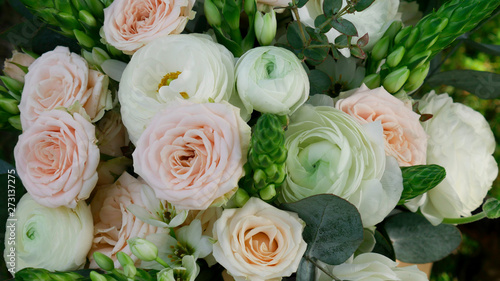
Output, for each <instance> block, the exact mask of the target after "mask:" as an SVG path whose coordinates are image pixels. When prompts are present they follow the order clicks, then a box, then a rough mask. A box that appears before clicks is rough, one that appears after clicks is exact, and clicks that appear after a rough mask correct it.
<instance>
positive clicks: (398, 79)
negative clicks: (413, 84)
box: [383, 66, 410, 93]
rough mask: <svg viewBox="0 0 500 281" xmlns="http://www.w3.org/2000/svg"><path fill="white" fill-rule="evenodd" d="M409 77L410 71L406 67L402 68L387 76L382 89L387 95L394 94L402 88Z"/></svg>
mask: <svg viewBox="0 0 500 281" xmlns="http://www.w3.org/2000/svg"><path fill="white" fill-rule="evenodd" d="M409 76H410V70H409V69H408V67H406V66H403V67H401V68H399V69H397V70H395V71H393V72H391V73H390V74H389V75H387V77H386V78H385V79H384V83H383V85H384V88H385V89H386V90H387V91H388V92H389V93H396V92H397V91H399V89H401V87H403V85H404V84H405V83H406V80H408V77H409Z"/></svg>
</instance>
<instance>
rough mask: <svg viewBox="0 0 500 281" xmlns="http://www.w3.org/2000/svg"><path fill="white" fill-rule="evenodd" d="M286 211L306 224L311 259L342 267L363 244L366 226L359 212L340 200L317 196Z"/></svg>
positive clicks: (288, 207) (308, 254)
mask: <svg viewBox="0 0 500 281" xmlns="http://www.w3.org/2000/svg"><path fill="white" fill-rule="evenodd" d="M282 207H283V208H284V209H285V210H289V211H292V212H296V213H297V214H298V215H299V217H300V218H301V219H302V220H304V222H305V223H306V227H305V229H304V232H303V233H302V236H303V237H304V240H305V241H306V242H307V250H306V254H305V255H306V256H308V257H312V258H316V259H318V260H321V261H323V262H325V263H327V264H331V265H338V264H341V263H343V262H345V261H346V260H347V259H348V258H349V257H350V256H351V255H352V254H353V253H354V251H356V249H357V248H358V247H359V245H360V244H361V242H363V224H362V223H361V216H360V215H359V212H358V210H357V209H356V207H355V206H354V205H352V204H351V203H349V202H348V201H346V200H344V199H342V198H340V197H338V196H335V195H331V194H320V195H314V196H311V197H307V198H305V199H302V200H300V201H297V202H295V203H287V204H283V205H282Z"/></svg>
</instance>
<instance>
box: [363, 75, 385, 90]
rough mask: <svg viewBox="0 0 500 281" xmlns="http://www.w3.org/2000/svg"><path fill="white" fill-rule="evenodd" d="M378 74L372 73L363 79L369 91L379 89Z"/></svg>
mask: <svg viewBox="0 0 500 281" xmlns="http://www.w3.org/2000/svg"><path fill="white" fill-rule="evenodd" d="M380 79H381V78H380V74H378V73H374V74H370V75H368V76H366V77H365V79H363V83H364V84H365V85H366V87H368V88H370V89H375V88H378V87H380Z"/></svg>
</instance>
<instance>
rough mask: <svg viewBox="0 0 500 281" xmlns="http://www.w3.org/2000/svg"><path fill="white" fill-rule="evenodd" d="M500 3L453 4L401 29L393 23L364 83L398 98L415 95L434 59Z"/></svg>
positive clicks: (455, 0)
mask: <svg viewBox="0 0 500 281" xmlns="http://www.w3.org/2000/svg"><path fill="white" fill-rule="evenodd" d="M498 6H500V2H498V1H490V0H452V1H449V2H447V3H445V4H444V5H443V6H441V8H440V9H439V10H437V11H435V12H433V13H431V14H429V15H427V16H426V17H425V18H423V19H422V20H420V21H419V23H418V24H417V25H416V26H407V27H405V28H403V27H402V24H401V22H394V23H393V24H392V25H391V26H390V27H389V28H388V29H387V31H386V32H385V34H384V36H383V37H382V39H380V40H379V41H378V42H377V44H375V46H374V47H373V50H372V52H371V55H370V57H369V60H368V62H367V70H368V73H371V74H370V75H368V76H367V77H366V78H365V80H364V83H365V84H366V85H367V86H368V87H370V88H376V87H380V85H383V86H384V88H385V89H386V90H387V91H389V92H391V93H393V94H395V93H398V92H406V93H409V92H412V91H415V90H417V89H418V88H419V87H420V86H421V85H422V84H423V82H424V80H425V78H426V76H427V74H428V72H429V67H430V61H431V59H432V58H433V57H434V56H435V55H436V54H437V53H439V52H441V51H442V50H443V49H445V48H446V47H448V45H450V44H451V43H452V42H453V41H455V40H456V39H457V38H459V37H460V36H461V35H462V34H464V33H466V32H468V31H470V30H471V29H472V28H473V27H474V26H476V25H477V24H478V23H479V22H480V21H482V20H483V19H485V18H487V17H488V16H489V15H490V14H491V13H492V12H493V11H494V10H495V9H496V8H497V7H498Z"/></svg>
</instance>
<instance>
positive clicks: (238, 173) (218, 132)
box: [132, 103, 250, 210]
mask: <svg viewBox="0 0 500 281" xmlns="http://www.w3.org/2000/svg"><path fill="white" fill-rule="evenodd" d="M249 142H250V127H249V126H248V125H247V124H246V123H245V122H244V121H243V119H241V117H240V115H239V110H238V109H237V108H236V107H234V106H232V105H230V104H218V103H207V104H184V103H181V104H177V105H173V106H171V107H168V108H166V109H165V110H163V111H161V112H159V113H158V114H157V115H156V116H155V117H154V118H153V119H152V120H151V124H150V125H149V126H148V128H147V129H146V131H144V134H142V136H141V138H140V139H139V141H138V142H137V146H136V149H135V151H134V153H133V154H132V156H133V159H134V169H135V172H136V173H137V174H139V175H140V176H141V177H142V178H143V179H144V180H145V181H146V182H147V183H148V184H149V185H150V186H151V187H152V188H153V189H154V191H155V193H156V196H157V197H158V198H160V199H164V200H167V201H168V202H169V203H171V204H173V205H175V206H176V207H178V208H180V209H191V210H204V209H206V208H208V207H209V206H210V205H211V204H212V203H214V201H216V200H217V202H215V203H218V202H219V201H218V199H221V200H224V198H225V197H227V196H230V195H232V194H233V193H234V192H235V189H236V188H237V186H238V180H239V179H240V178H241V177H242V176H243V164H244V163H245V162H246V153H247V150H248V146H249Z"/></svg>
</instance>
